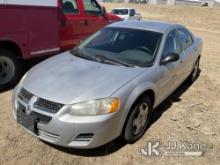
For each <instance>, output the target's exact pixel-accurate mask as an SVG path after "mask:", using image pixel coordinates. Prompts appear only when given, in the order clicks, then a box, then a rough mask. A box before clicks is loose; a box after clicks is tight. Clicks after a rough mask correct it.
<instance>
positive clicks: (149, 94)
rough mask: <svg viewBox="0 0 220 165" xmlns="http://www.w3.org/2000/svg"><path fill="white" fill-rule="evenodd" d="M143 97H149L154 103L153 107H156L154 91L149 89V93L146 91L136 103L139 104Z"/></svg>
mask: <svg viewBox="0 0 220 165" xmlns="http://www.w3.org/2000/svg"><path fill="white" fill-rule="evenodd" d="M143 96H148V97H149V98H150V100H151V103H152V106H153V105H154V101H155V94H154V91H153V90H151V89H149V90H147V91H145V92H144V93H142V94H141V95H140V96H139V97H138V98H137V99H136V101H135V102H137V100H139V99H140V98H141V97H143Z"/></svg>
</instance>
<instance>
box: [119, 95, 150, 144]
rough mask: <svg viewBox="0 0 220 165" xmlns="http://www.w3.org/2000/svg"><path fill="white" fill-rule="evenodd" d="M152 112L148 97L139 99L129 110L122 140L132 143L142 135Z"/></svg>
mask: <svg viewBox="0 0 220 165" xmlns="http://www.w3.org/2000/svg"><path fill="white" fill-rule="evenodd" d="M151 112H152V103H151V100H150V98H149V97H148V96H143V97H141V98H140V99H139V100H138V101H137V102H136V103H135V105H134V106H133V108H132V109H131V113H130V115H129V116H128V120H127V123H126V125H125V130H124V135H123V137H124V140H125V141H127V142H128V143H134V142H135V141H137V140H138V139H139V138H141V137H142V135H143V134H144V132H145V130H146V128H147V125H148V122H149V118H150V115H151Z"/></svg>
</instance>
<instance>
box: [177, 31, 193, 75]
mask: <svg viewBox="0 0 220 165" xmlns="http://www.w3.org/2000/svg"><path fill="white" fill-rule="evenodd" d="M177 35H178V38H179V41H180V44H181V47H182V55H181V57H180V58H181V61H182V64H183V67H182V69H181V74H182V75H183V78H186V77H187V76H188V75H189V74H190V73H191V71H192V68H193V66H194V63H195V54H194V53H195V50H194V49H195V48H193V37H192V35H191V34H190V33H189V31H188V30H186V29H185V28H178V29H177Z"/></svg>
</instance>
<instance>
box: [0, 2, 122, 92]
mask: <svg viewBox="0 0 220 165" xmlns="http://www.w3.org/2000/svg"><path fill="white" fill-rule="evenodd" d="M6 18H7V19H6ZM0 20H1V28H0V90H1V89H4V88H7V87H8V86H12V85H15V84H16V83H17V82H18V80H19V78H20V76H21V70H22V63H23V62H24V60H27V59H32V58H36V57H40V56H48V55H54V54H57V53H59V52H61V51H64V50H67V49H70V48H72V47H74V46H75V45H76V44H78V43H79V42H80V41H81V40H83V39H85V38H86V37H87V36H89V35H91V34H92V33H94V32H95V31H97V30H99V29H101V28H102V27H104V26H105V25H107V24H110V23H113V22H116V21H121V18H120V17H118V16H116V15H114V14H112V13H106V11H105V8H104V7H102V6H101V5H100V4H99V3H98V2H97V1H96V0H37V1H25V0H16V1H15V0H0ZM25 62H26V61H25Z"/></svg>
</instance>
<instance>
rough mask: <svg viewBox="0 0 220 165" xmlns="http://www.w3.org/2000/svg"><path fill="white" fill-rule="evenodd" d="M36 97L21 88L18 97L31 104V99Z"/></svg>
mask: <svg viewBox="0 0 220 165" xmlns="http://www.w3.org/2000/svg"><path fill="white" fill-rule="evenodd" d="M33 96H34V95H33V94H32V93H30V92H28V91H27V90H25V89H24V88H21V89H20V91H19V93H18V97H19V98H20V99H21V100H22V101H24V102H25V103H29V101H30V100H31V98H32V97H33Z"/></svg>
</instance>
